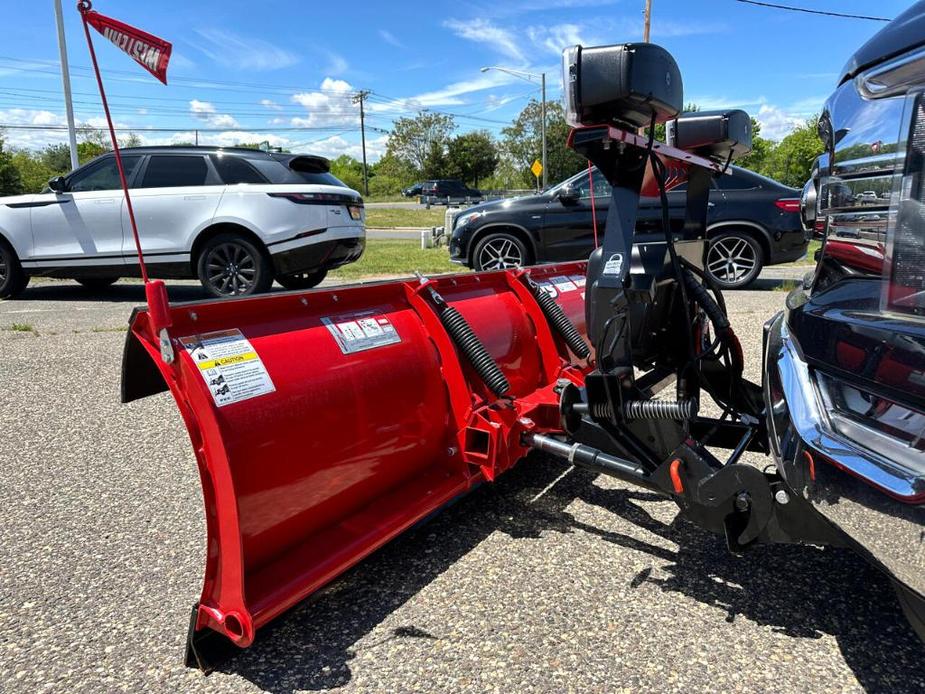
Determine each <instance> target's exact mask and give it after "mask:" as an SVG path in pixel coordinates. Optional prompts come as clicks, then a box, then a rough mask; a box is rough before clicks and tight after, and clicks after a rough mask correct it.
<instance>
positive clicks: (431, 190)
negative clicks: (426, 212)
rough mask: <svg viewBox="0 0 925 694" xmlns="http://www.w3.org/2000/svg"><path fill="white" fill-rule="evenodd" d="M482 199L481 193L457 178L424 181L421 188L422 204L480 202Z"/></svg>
mask: <svg viewBox="0 0 925 694" xmlns="http://www.w3.org/2000/svg"><path fill="white" fill-rule="evenodd" d="M481 199H482V192H481V191H479V190H476V189H475V188H470V187H469V186H467V185H466V184H465V183H463V182H462V181H458V180H456V179H455V178H448V179H442V180H437V181H424V183H423V184H422V188H421V202H431V203H458V202H478V201H480V200H481Z"/></svg>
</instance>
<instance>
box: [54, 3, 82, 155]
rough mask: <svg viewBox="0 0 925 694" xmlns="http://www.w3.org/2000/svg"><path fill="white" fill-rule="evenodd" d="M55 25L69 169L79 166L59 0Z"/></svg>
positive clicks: (69, 74) (69, 77)
mask: <svg viewBox="0 0 925 694" xmlns="http://www.w3.org/2000/svg"><path fill="white" fill-rule="evenodd" d="M55 23H56V24H57V25H58V54H59V55H60V56H61V82H62V84H63V86H64V108H65V111H66V112H67V137H68V141H69V143H70V149H71V169H76V168H77V167H78V166H79V165H80V160H79V159H78V157H77V130H76V128H75V127H74V104H73V102H72V101H71V73H70V70H69V68H68V65H67V42H66V41H65V39H64V15H63V14H62V13H61V0H55Z"/></svg>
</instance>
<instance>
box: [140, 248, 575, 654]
mask: <svg viewBox="0 0 925 694" xmlns="http://www.w3.org/2000/svg"><path fill="white" fill-rule="evenodd" d="M585 272H586V264H585V263H569V264H562V265H551V266H544V267H537V268H530V269H528V270H508V271H499V272H487V273H477V274H461V275H448V276H440V277H436V278H434V279H432V280H425V279H423V278H422V279H421V280H403V281H386V282H379V283H371V284H364V285H354V286H339V287H336V288H330V289H325V290H314V291H310V292H291V293H281V294H273V295H265V296H258V297H252V298H247V299H240V300H223V301H210V302H203V303H193V304H182V305H174V306H171V307H170V309H169V313H170V315H169V316H167V317H165V318H164V322H163V323H161V324H162V325H163V324H166V325H169V326H170V327H169V328H168V329H167V330H166V332H165V331H159V332H156V331H155V330H154V329H153V325H152V323H153V322H154V321H152V317H151V315H150V314H149V313H148V311H147V310H142V309H139V310H137V311H136V312H135V313H134V315H133V316H132V321H131V330H130V332H129V334H128V337H127V341H126V348H125V355H124V362H123V380H122V398H123V401H125V402H129V401H131V400H135V399H137V398H140V397H144V396H147V395H151V394H154V393H157V392H161V391H164V390H166V389H169V390H170V392H171V393H172V394H173V397H174V399H175V401H176V404H177V406H178V408H179V410H180V413H181V415H182V417H183V420H184V422H185V424H186V427H187V429H188V430H189V436H190V439H191V441H192V444H193V448H194V450H195V454H196V460H197V463H198V466H199V472H200V477H201V481H202V488H203V499H204V502H205V509H206V525H207V534H208V541H207V557H206V569H205V577H204V583H203V589H202V595H201V598H200V600H199V602H198V604H197V605H196V606H195V608H194V612H193V617H192V624H191V629H190V640H189V648H188V652H187V662H188V664H190V665H194V666H200V667H206V666H207V653H206V652H207V651H208V650H210V649H211V647H212V646H211V645H210V646H209V647H208V648H206V645H207V644H209V643H210V642H211V644H212V645H214V646H219V647H222V646H225V645H227V644H228V643H229V642H230V643H233V644H235V645H237V646H240V647H246V646H248V645H250V644H251V643H252V642H253V640H254V635H255V631H256V630H257V629H258V628H260V627H261V626H263V625H264V624H266V623H267V622H269V621H270V620H272V619H273V618H274V617H276V616H277V615H279V614H280V613H282V612H283V611H285V610H286V609H288V608H290V607H292V606H293V605H295V604H296V603H298V602H299V601H300V600H302V599H304V598H305V597H306V596H308V595H310V594H311V593H312V592H314V591H316V590H317V589H318V588H320V587H321V586H323V585H324V584H326V583H327V582H329V581H331V580H332V579H333V578H335V577H337V576H338V575H340V574H341V573H343V572H344V571H345V570H346V569H348V568H349V567H350V566H352V565H353V564H355V563H356V562H358V561H360V560H361V559H362V558H363V557H365V556H366V555H368V554H369V553H370V552H372V551H374V550H375V549H376V548H378V547H380V546H381V545H382V544H384V543H385V542H387V541H388V540H390V539H391V538H393V537H395V536H396V535H398V534H400V533H401V532H402V531H404V530H405V529H407V528H408V527H409V526H411V525H412V524H414V523H415V522H417V521H419V520H421V519H423V518H425V517H426V516H427V515H429V514H431V513H433V512H434V511H435V510H437V509H439V508H440V507H442V506H443V505H445V504H446V503H447V502H449V501H451V500H453V499H454V498H456V497H458V496H459V495H461V494H464V493H466V492H467V491H469V490H471V489H472V488H473V486H475V485H477V484H479V483H480V482H482V481H484V480H493V479H494V478H495V477H496V476H497V475H498V474H500V473H502V472H504V471H505V470H506V469H508V468H509V467H511V466H512V465H513V464H514V463H515V462H517V460H518V459H519V458H521V457H523V456H524V455H526V453H527V452H528V447H527V445H525V436H526V435H528V434H542V433H544V432H558V431H560V424H559V412H558V395H557V384H559V382H560V381H561V380H562V379H566V380H568V381H570V382H572V383H576V384H580V383H581V382H582V381H583V377H584V374H585V372H586V371H587V369H588V365H587V361H586V358H587V356H588V353H589V349H588V347H587V345H586V338H585V337H584V334H585V327H584V326H585V316H584V303H585V302H584V282H585ZM544 297H550V298H553V299H554V302H552V304H553V305H552V307H550V302H549V301H548V300H544ZM556 307H558V308H556ZM563 319H567V320H563ZM569 328H571V332H569ZM570 345H571V347H570ZM219 635H220V636H219ZM223 637H224V638H223Z"/></svg>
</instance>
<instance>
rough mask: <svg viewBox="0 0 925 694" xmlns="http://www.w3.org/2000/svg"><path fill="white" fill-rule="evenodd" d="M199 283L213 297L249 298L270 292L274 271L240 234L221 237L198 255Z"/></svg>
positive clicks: (254, 247) (217, 237) (265, 258)
mask: <svg viewBox="0 0 925 694" xmlns="http://www.w3.org/2000/svg"><path fill="white" fill-rule="evenodd" d="M198 274H199V281H200V282H202V286H203V287H205V290H206V291H207V292H209V294H211V295H212V296H216V297H225V296H247V295H249V294H259V293H262V292H265V291H267V290H268V289H269V288H270V285H272V284H273V268H272V266H271V264H270V261H269V260H268V259H267V257H266V255H265V254H264V253H263V252H262V251H260V249H258V248H257V247H256V246H255V245H254V244H253V243H251V242H250V241H248V240H247V239H245V238H243V237H241V236H238V235H237V234H218V235H217V236H214V237H213V238H211V239H209V240H208V241H206V243H205V246H203V248H202V252H201V253H200V254H199V263H198Z"/></svg>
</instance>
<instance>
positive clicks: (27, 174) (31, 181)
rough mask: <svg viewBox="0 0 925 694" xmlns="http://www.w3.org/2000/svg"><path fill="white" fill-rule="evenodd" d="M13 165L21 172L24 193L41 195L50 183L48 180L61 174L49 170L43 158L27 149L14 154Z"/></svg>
mask: <svg viewBox="0 0 925 694" xmlns="http://www.w3.org/2000/svg"><path fill="white" fill-rule="evenodd" d="M12 157H13V165H14V166H15V167H16V169H17V170H18V171H19V177H20V179H21V180H22V187H23V192H24V193H39V192H41V191H42V189H43V188H44V187H45V185H46V184H47V183H48V179H50V178H52V177H53V176H57V175H58V174H59V173H60V172H59V171H53V170H52V169H50V168H48V166H46V165H45V163H44V162H43V161H42V159H41V157H37V156H35V155H34V154H33V153H32V152H30V151H28V150H25V149H17V150H15V151H13V152H12Z"/></svg>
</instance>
